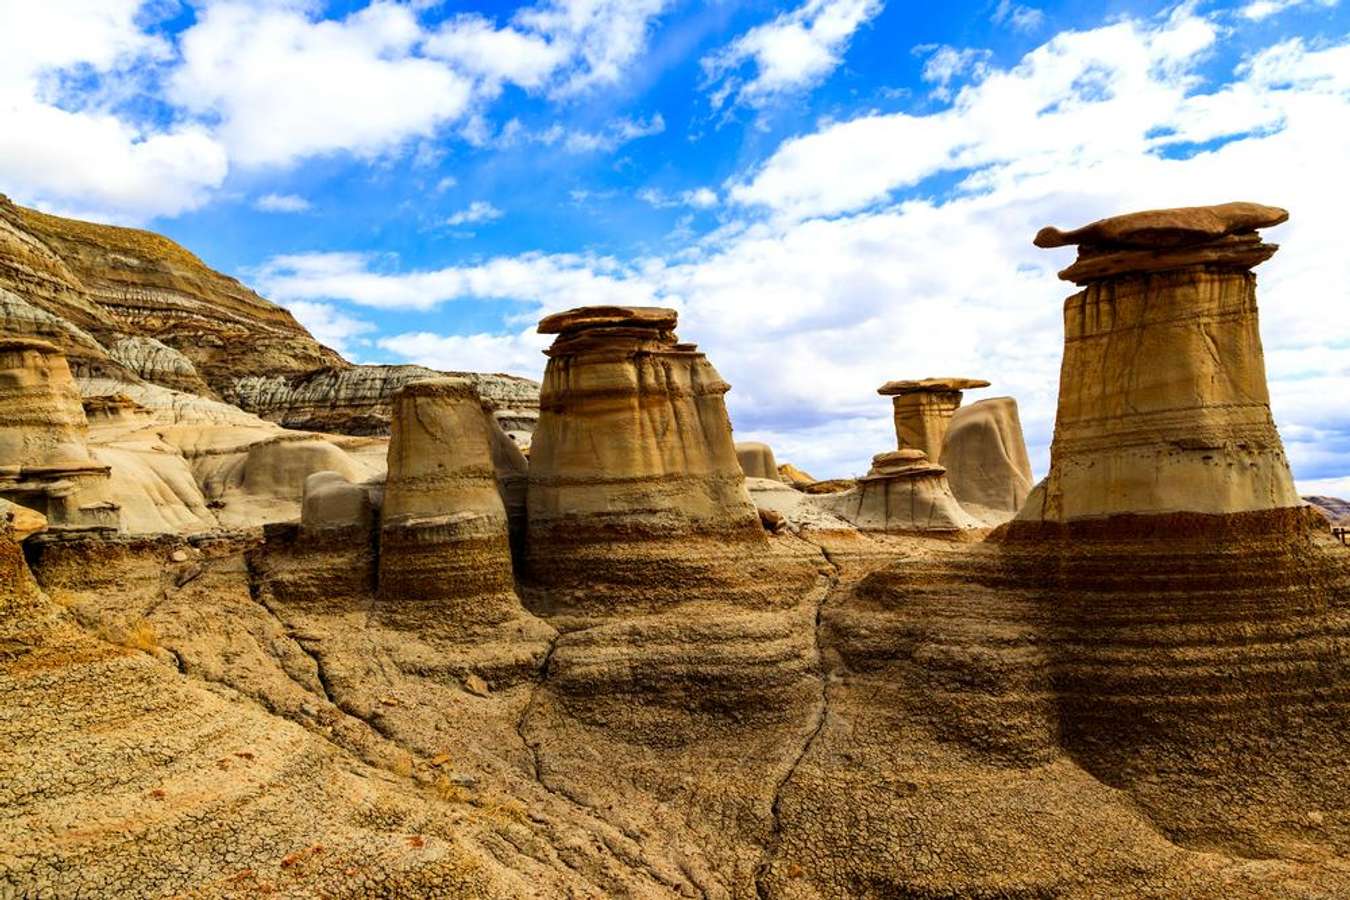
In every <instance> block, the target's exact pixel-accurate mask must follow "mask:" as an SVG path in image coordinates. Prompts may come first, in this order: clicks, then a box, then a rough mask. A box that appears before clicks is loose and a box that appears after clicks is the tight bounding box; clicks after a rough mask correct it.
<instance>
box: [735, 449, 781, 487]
mask: <svg viewBox="0 0 1350 900" xmlns="http://www.w3.org/2000/svg"><path fill="white" fill-rule="evenodd" d="M736 458H737V459H738V460H740V464H741V471H742V472H744V473H745V477H746V478H772V479H774V480H775V481H776V480H778V461H777V460H775V459H774V458H773V448H772V447H770V446H769V445H768V444H763V443H760V442H759V441H738V442H737V443H736Z"/></svg>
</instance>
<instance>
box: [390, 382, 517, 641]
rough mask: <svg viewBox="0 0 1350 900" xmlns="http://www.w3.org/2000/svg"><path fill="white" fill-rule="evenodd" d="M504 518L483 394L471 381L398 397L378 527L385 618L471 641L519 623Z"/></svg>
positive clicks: (410, 390) (417, 388)
mask: <svg viewBox="0 0 1350 900" xmlns="http://www.w3.org/2000/svg"><path fill="white" fill-rule="evenodd" d="M507 535H508V532H507V517H506V508H505V506H504V505H503V504H502V498H501V494H500V493H499V490H498V485H497V477H496V472H495V469H494V467H493V458H492V442H491V436H490V434H489V432H488V426H487V422H486V421H485V419H484V416H483V412H482V408H481V404H480V401H479V398H478V394H477V392H476V391H475V389H474V387H473V385H472V384H471V383H469V382H468V381H465V380H460V379H453V378H444V379H428V380H426V381H418V382H413V383H412V384H409V385H406V386H404V387H403V388H402V389H401V390H399V391H398V392H397V393H396V394H395V395H394V397H393V420H392V428H391V436H390V442H389V474H388V478H387V480H386V482H385V490H384V501H383V511H382V516H381V527H380V562H379V605H378V608H379V610H380V617H381V618H382V619H384V620H385V621H389V622H394V623H397V624H400V625H407V626H418V627H427V628H433V629H435V628H439V629H446V628H449V629H452V630H454V631H456V632H458V633H466V632H472V631H473V630H475V629H477V628H479V627H482V626H487V625H493V624H496V623H498V622H501V621H504V620H505V619H507V618H510V617H512V616H515V615H518V614H519V601H518V599H517V598H516V596H515V585H514V580H513V577H512V574H511V550H510V543H509V540H508V536H507Z"/></svg>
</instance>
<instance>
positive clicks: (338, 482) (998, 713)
mask: <svg viewBox="0 0 1350 900" xmlns="http://www.w3.org/2000/svg"><path fill="white" fill-rule="evenodd" d="M1286 217H1287V216H1286V213H1285V212H1284V211H1283V210H1279V209H1275V208H1272V207H1265V206H1259V205H1256V204H1250V203H1233V204H1226V205H1223V206H1217V207H1205V208H1192V209H1177V210H1161V211H1152V212H1145V213H1136V214H1131V215H1123V216H1118V217H1115V218H1112V219H1107V220H1103V221H1101V222H1097V223H1093V224H1091V225H1089V226H1086V227H1084V228H1079V229H1077V230H1074V231H1068V232H1063V231H1059V230H1057V229H1053V228H1047V229H1044V230H1042V232H1041V233H1040V234H1038V235H1037V236H1036V242H1037V244H1038V245H1040V246H1044V247H1054V246H1065V245H1072V246H1076V247H1077V250H1078V258H1077V260H1076V261H1075V262H1074V263H1073V265H1071V266H1070V267H1069V268H1067V269H1066V270H1065V271H1064V272H1063V273H1061V275H1062V277H1063V278H1065V279H1066V280H1068V281H1071V282H1074V283H1075V284H1076V285H1077V286H1078V287H1079V288H1080V290H1078V291H1077V292H1076V293H1074V294H1073V295H1072V296H1070V297H1069V298H1068V299H1067V300H1066V301H1065V305H1064V324H1065V352H1064V358H1063V368H1062V371H1061V375H1060V393H1059V405H1058V413H1057V419H1056V427H1055V435H1054V442H1053V445H1052V449H1051V464H1050V471H1049V473H1048V474H1047V476H1046V477H1045V478H1044V479H1043V480H1042V481H1041V482H1040V483H1038V484H1033V476H1032V472H1031V467H1030V464H1029V462H1028V457H1027V450H1026V446H1025V444H1024V441H1023V437H1022V429H1021V424H1020V422H1019V419H1018V411H1017V404H1016V402H1015V401H1014V400H1013V399H1012V398H1009V397H1001V398H995V399H986V400H980V401H978V402H974V403H971V404H969V405H965V404H963V399H964V396H963V395H964V392H965V391H969V390H975V389H981V388H985V387H988V386H989V383H988V382H986V381H983V380H980V379H978V378H970V377H941V378H922V379H910V380H899V381H892V382H888V383H887V384H885V385H882V386H880V387H879V388H878V393H879V394H880V395H882V396H884V397H890V398H891V403H892V415H893V417H894V421H895V433H896V442H895V445H894V446H893V447H889V448H886V447H878V448H876V449H877V451H878V452H877V453H876V455H875V457H874V458H873V462H872V466H871V468H870V470H869V471H868V472H867V473H866V474H865V475H863V476H861V477H859V478H857V479H851V480H837V481H827V482H819V481H816V480H815V479H813V478H811V477H810V476H809V475H807V474H806V473H804V472H802V471H801V470H799V469H797V468H796V467H794V466H792V465H791V464H790V463H788V462H785V461H779V460H776V459H775V457H774V453H773V449H772V448H771V447H768V446H766V445H764V444H760V443H740V444H737V443H735V442H734V440H733V436H732V427H731V422H730V420H729V418H728V415H727V410H726V406H725V403H724V395H725V394H726V392H727V391H728V390H729V389H730V386H729V385H728V384H727V383H726V382H725V381H724V380H723V379H722V378H721V376H720V375H719V374H718V372H717V370H716V369H715V368H714V366H713V364H712V362H711V361H710V360H709V359H708V358H707V357H706V356H705V355H704V354H703V353H702V352H700V351H699V350H698V347H697V345H696V344H694V343H690V342H688V340H687V338H688V337H696V336H690V335H686V336H685V338H683V339H682V338H681V337H680V336H678V335H677V334H676V328H677V325H678V321H677V316H676V313H675V311H673V310H668V309H657V308H636V307H595V306H591V307H586V306H583V307H579V308H577V309H573V310H569V311H567V312H562V313H558V314H555V315H552V316H549V317H547V318H545V319H544V320H543V321H542V322H540V324H539V330H540V332H541V333H543V334H547V335H551V336H552V337H553V344H552V346H551V347H550V348H549V349H548V351H547V368H546V370H545V373H544V377H543V382H542V384H536V383H534V382H531V381H528V380H526V379H521V378H515V377H512V376H507V375H485V374H474V373H441V372H433V371H431V370H428V369H422V368H420V367H415V366H356V365H352V364H350V363H347V362H346V361H344V360H343V359H341V358H340V357H339V356H338V355H337V354H335V353H334V352H332V351H331V350H329V349H327V348H325V347H323V346H321V345H319V344H318V343H317V342H316V341H315V340H314V339H313V338H312V337H311V336H310V335H309V334H308V333H307V332H306V331H305V330H304V329H303V328H302V327H301V326H300V325H299V324H298V323H296V321H295V320H294V319H293V318H292V317H291V316H290V314H289V313H287V312H286V311H285V310H283V309H281V308H280V307H277V306H275V305H273V304H271V303H269V302H268V301H266V300H264V299H263V298H261V297H259V296H258V295H257V294H255V293H253V292H252V291H250V290H248V289H247V288H245V287H244V286H243V285H241V284H239V283H238V282H237V281H235V280H233V279H230V278H227V277H225V276H222V275H220V274H219V273H216V272H214V271H212V270H210V269H209V268H207V267H206V266H205V265H204V264H203V263H202V262H201V261H200V260H198V259H197V258H196V257H195V256H193V255H192V254H190V253H188V252H187V251H185V250H184V249H183V248H181V247H179V246H177V245H176V244H174V243H172V242H171V241H168V240H166V239H164V238H162V237H159V236H157V235H153V234H150V233H147V232H141V231H135V230H130V229H122V228H113V227H109V226H101V225H93V224H89V223H84V222H76V221H72V220H66V219H60V218H56V217H53V216H48V215H45V214H42V213H38V212H35V211H33V210H28V209H24V208H21V207H18V206H15V205H13V204H11V203H10V202H9V201H7V200H4V199H3V198H0V749H3V753H0V810H2V812H0V896H6V897H8V896H15V897H76V896H90V897H104V896H146V897H160V896H190V897H256V896H294V897H375V896H378V897H395V896H398V897H405V896H406V897H484V898H489V897H490V898H508V897H549V898H552V897H578V898H582V897H640V898H647V897H652V898H658V897H705V898H821V897H928V898H940V897H989V898H993V897H1019V898H1040V897H1100V896H1125V895H1127V896H1138V897H1176V896H1187V897H1214V898H1220V897H1222V898H1229V897H1333V896H1345V895H1347V894H1350V742H1348V741H1347V740H1346V736H1347V734H1350V550H1347V548H1346V547H1344V546H1343V545H1342V544H1341V543H1340V542H1338V541H1337V540H1336V539H1335V538H1334V537H1333V536H1332V534H1331V532H1330V530H1329V528H1328V520H1329V519H1330V520H1332V521H1333V522H1336V521H1343V520H1341V518H1340V517H1341V516H1344V515H1345V514H1346V512H1347V507H1346V506H1345V505H1344V502H1343V501H1336V500H1334V499H1333V498H1313V500H1315V502H1316V506H1315V507H1314V506H1310V505H1309V504H1307V503H1305V502H1304V501H1303V500H1302V499H1300V498H1299V497H1298V495H1297V494H1296V493H1295V490H1294V482H1293V478H1292V475H1291V473H1290V469H1289V465H1288V462H1287V460H1286V458H1285V455H1284V450H1283V446H1282V444H1281V441H1280V437H1279V434H1278V433H1277V431H1276V428H1275V424H1274V421H1273V419H1272V417H1271V413H1270V405H1269V396H1268V392H1267V387H1266V377H1265V371H1264V363H1263V358H1262V351H1261V340H1260V333H1259V328H1258V319H1257V305H1256V276H1255V275H1254V274H1253V272H1252V269H1253V267H1254V266H1256V265H1257V264H1259V263H1261V262H1263V261H1264V260H1266V259H1268V258H1269V257H1270V256H1271V255H1272V254H1273V253H1274V252H1275V251H1276V249H1277V248H1276V247H1275V246H1274V245H1271V244H1267V243H1264V242H1263V241H1262V239H1261V237H1260V235H1259V230H1260V229H1262V228H1266V227H1269V226H1273V225H1276V224H1279V223H1280V222H1282V221H1284V219H1285V218H1286ZM1047 302H1050V298H1047ZM878 414H879V415H883V414H885V413H884V407H881V406H880V401H878ZM840 439H841V440H842V439H847V436H845V435H841V436H840ZM1338 504H1339V505H1338ZM1317 510H1320V512H1318V511H1317Z"/></svg>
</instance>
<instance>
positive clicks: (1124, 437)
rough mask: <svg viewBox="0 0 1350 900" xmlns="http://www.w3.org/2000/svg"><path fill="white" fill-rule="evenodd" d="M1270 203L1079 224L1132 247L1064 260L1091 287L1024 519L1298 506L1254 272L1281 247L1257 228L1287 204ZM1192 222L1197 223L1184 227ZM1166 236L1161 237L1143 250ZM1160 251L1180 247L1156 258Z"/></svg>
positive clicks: (1068, 343) (1076, 301) (1070, 311)
mask: <svg viewBox="0 0 1350 900" xmlns="http://www.w3.org/2000/svg"><path fill="white" fill-rule="evenodd" d="M1241 209H1244V210H1245V207H1243V208H1241ZM1264 209H1266V210H1267V211H1266V212H1264V213H1260V214H1257V212H1252V213H1250V214H1248V213H1247V212H1241V213H1240V214H1239V213H1235V212H1233V211H1232V210H1231V208H1229V207H1218V208H1215V210H1214V211H1213V216H1212V217H1210V216H1205V215H1203V214H1202V213H1199V212H1196V211H1194V210H1183V211H1164V213H1159V214H1158V216H1161V217H1162V221H1163V222H1164V225H1162V226H1154V225H1149V224H1148V223H1150V222H1152V221H1153V214H1139V215H1138V216H1135V217H1121V218H1120V219H1119V220H1104V221H1103V222H1102V223H1097V224H1096V225H1094V226H1090V228H1089V229H1084V230H1083V235H1082V236H1080V237H1079V238H1078V239H1079V240H1087V239H1088V238H1094V239H1095V238H1096V236H1097V235H1099V234H1103V235H1107V236H1108V237H1109V238H1110V240H1112V241H1114V242H1115V243H1113V244H1111V245H1109V246H1111V247H1125V248H1126V249H1121V250H1111V251H1110V252H1109V260H1108V259H1107V258H1106V257H1102V256H1096V255H1094V254H1095V253H1096V252H1097V248H1100V247H1104V246H1108V245H1104V244H1096V245H1094V244H1083V245H1082V246H1081V247H1080V257H1079V263H1076V264H1075V267H1077V269H1075V267H1070V269H1069V270H1066V271H1065V273H1062V276H1063V277H1065V278H1068V279H1071V280H1079V281H1080V282H1082V281H1086V282H1087V286H1086V288H1085V289H1084V290H1082V291H1080V292H1079V293H1077V294H1074V295H1073V296H1071V297H1069V298H1068V300H1067V301H1066V302H1065V305H1064V328H1065V339H1066V340H1065V352H1064V362H1063V367H1062V369H1061V371H1060V393H1059V408H1058V412H1057V416H1056V421H1055V437H1054V442H1053V444H1052V446H1051V462H1050V472H1049V475H1048V476H1047V478H1046V480H1045V482H1044V483H1043V485H1041V486H1038V488H1037V489H1036V490H1035V491H1033V492H1032V494H1031V496H1030V497H1029V499H1028V501H1027V503H1026V506H1025V507H1024V508H1023V510H1022V512H1021V513H1020V514H1019V517H1018V518H1019V519H1023V520H1033V521H1035V520H1045V521H1053V522H1065V521H1071V520H1075V519H1087V518H1094V517H1108V516H1114V515H1120V514H1133V515H1144V514H1167V513H1205V514H1226V513H1242V512H1253V511H1260V510H1271V509H1279V508H1283V507H1293V506H1299V505H1301V503H1302V501H1301V500H1300V499H1299V497H1298V494H1297V493H1296V492H1295V490H1294V484H1293V478H1292V477H1291V475H1290V471H1289V464H1288V461H1287V459H1286V458H1285V455H1284V447H1283V445H1282V444H1281V442H1280V437H1279V435H1278V434H1277V433H1276V430H1275V422H1274V420H1273V418H1272V417H1271V413H1270V395H1269V393H1268V391H1267V387H1266V373H1265V365H1264V361H1263V357H1262V350H1261V335H1260V331H1259V327H1258V321H1257V310H1256V277H1255V275H1253V274H1252V273H1251V272H1250V271H1249V266H1250V265H1251V264H1252V260H1254V259H1256V257H1258V256H1259V257H1260V258H1262V259H1263V258H1265V257H1268V256H1269V255H1270V254H1271V253H1273V252H1274V251H1275V249H1276V248H1275V247H1273V246H1270V245H1265V244H1261V243H1260V239H1259V238H1258V237H1257V236H1256V235H1255V234H1252V233H1251V229H1252V228H1254V227H1256V226H1257V225H1259V224H1271V223H1273V222H1274V221H1279V220H1282V211H1280V210H1274V211H1271V209H1270V208H1264ZM1258 212H1259V211H1258ZM1172 213H1175V214H1172ZM1211 218H1212V219H1213V222H1210V220H1211ZM1191 221H1199V222H1200V223H1201V225H1199V226H1196V227H1195V228H1191V229H1189V230H1188V228H1187V227H1183V226H1185V224H1186V223H1187V222H1191ZM1206 222H1210V224H1209V225H1205V224H1204V223H1206ZM1225 222H1226V223H1229V224H1227V225H1223V223H1225ZM1138 223H1143V224H1138ZM1166 223H1171V224H1166ZM1214 223H1218V224H1214ZM1221 225H1223V227H1222V228H1221V227H1220V226H1221ZM1206 229H1208V230H1206ZM1216 229H1217V236H1216V237H1213V238H1212V239H1210V240H1207V241H1206V240H1203V238H1205V237H1206V236H1209V235H1211V234H1214V233H1216ZM1234 229H1238V231H1237V233H1232V232H1233V230H1234ZM1069 234H1070V235H1075V234H1078V233H1077V232H1070V233H1069ZM1141 234H1142V235H1143V237H1140V235H1141ZM1159 234H1161V235H1162V237H1161V238H1158V237H1157V235H1159ZM1178 235H1179V236H1180V237H1178ZM1182 239H1184V240H1185V241H1186V243H1184V244H1179V245H1178V244H1177V241H1178V240H1182ZM1131 241H1133V242H1134V244H1141V243H1142V244H1143V246H1142V247H1139V248H1136V247H1135V246H1134V245H1133V244H1131V243H1130V242H1131ZM1158 241H1161V242H1162V246H1163V247H1164V248H1166V249H1163V250H1154V249H1149V248H1150V247H1152V246H1154V244H1155V243H1157V242H1158ZM1235 241H1243V242H1246V243H1248V244H1251V245H1252V246H1254V247H1257V248H1258V249H1259V251H1260V252H1259V253H1255V254H1254V255H1253V254H1247V255H1246V256H1233V255H1231V254H1229V252H1228V249H1226V248H1229V247H1231V246H1233V243H1232V242H1235ZM1211 251H1213V252H1211ZM1160 253H1161V254H1173V256H1172V257H1171V258H1169V259H1168V260H1166V261H1164V263H1162V264H1160V262H1159V258H1160V257H1159V254H1160ZM1179 254H1185V256H1184V258H1183V256H1181V255H1179ZM1094 260H1095V261H1096V263H1101V264H1100V265H1097V264H1096V263H1094V265H1095V268H1093V269H1092V272H1091V273H1090V274H1088V273H1085V271H1084V266H1083V265H1081V264H1085V263H1087V262H1089V261H1094ZM1103 260H1106V262H1103ZM1257 261H1259V260H1257ZM1164 264H1165V270H1161V271H1160V270H1159V266H1160V265H1164Z"/></svg>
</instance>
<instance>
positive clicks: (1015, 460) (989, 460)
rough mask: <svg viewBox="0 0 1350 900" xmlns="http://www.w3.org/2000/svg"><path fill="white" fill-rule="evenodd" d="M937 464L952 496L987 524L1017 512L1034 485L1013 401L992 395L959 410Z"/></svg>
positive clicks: (1003, 519) (1000, 521) (997, 521)
mask: <svg viewBox="0 0 1350 900" xmlns="http://www.w3.org/2000/svg"><path fill="white" fill-rule="evenodd" d="M941 462H942V465H943V467H944V468H946V470H947V481H948V483H949V484H950V485H951V486H952V494H954V495H955V496H956V499H957V500H958V501H959V502H960V504H961V506H962V507H964V508H965V510H966V511H967V512H969V513H970V514H971V515H973V516H975V517H976V518H978V519H980V520H982V521H984V522H987V523H990V524H1000V523H1002V522H1005V521H1007V520H1008V519H1010V518H1012V517H1013V516H1014V515H1016V514H1017V511H1018V510H1019V509H1021V508H1022V504H1023V503H1025V502H1026V499H1027V494H1028V493H1030V491H1031V488H1032V477H1031V461H1030V459H1029V458H1028V456H1027V445H1026V440H1025V439H1024V438H1023V436H1022V421H1021V418H1020V417H1019V416H1018V413H1017V401H1016V400H1014V399H1013V398H1012V397H994V398H992V399H989V400H980V401H978V402H976V403H972V404H971V405H970V406H963V407H961V408H960V409H958V410H957V411H956V414H955V415H954V416H952V424H951V428H950V429H949V430H948V432H947V439H946V442H945V443H944V444H943V448H942V460H941Z"/></svg>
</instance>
